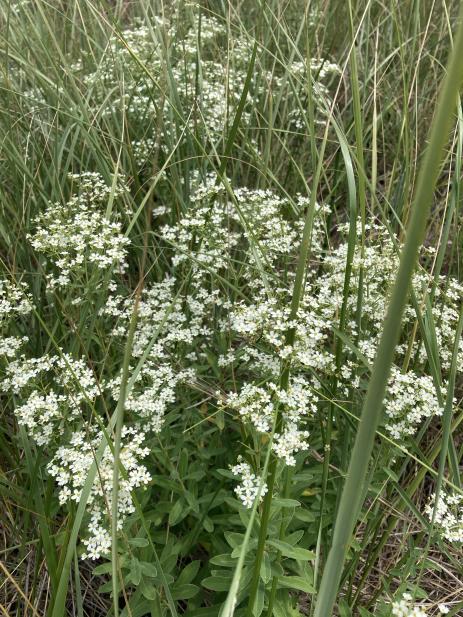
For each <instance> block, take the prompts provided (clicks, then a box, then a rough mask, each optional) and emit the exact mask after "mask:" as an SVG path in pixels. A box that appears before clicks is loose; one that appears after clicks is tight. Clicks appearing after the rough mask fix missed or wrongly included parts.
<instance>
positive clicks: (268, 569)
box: [260, 551, 272, 584]
mask: <svg viewBox="0 0 463 617" xmlns="http://www.w3.org/2000/svg"><path fill="white" fill-rule="evenodd" d="M260 578H261V579H262V580H263V581H264V583H266V584H267V583H268V582H269V581H270V579H271V578H272V564H271V563H270V557H269V554H268V553H267V551H265V552H264V555H263V559H262V565H261V566H260Z"/></svg>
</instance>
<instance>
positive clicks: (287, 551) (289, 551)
mask: <svg viewBox="0 0 463 617" xmlns="http://www.w3.org/2000/svg"><path fill="white" fill-rule="evenodd" d="M267 544H270V546H273V547H274V548H276V549H277V550H278V551H280V553H281V554H282V555H283V556H284V557H289V558H290V559H298V560H299V561H308V560H309V559H315V553H314V552H313V551H308V550H307V549H305V548H301V547H299V546H292V545H291V544H288V543H287V542H282V541H281V540H267Z"/></svg>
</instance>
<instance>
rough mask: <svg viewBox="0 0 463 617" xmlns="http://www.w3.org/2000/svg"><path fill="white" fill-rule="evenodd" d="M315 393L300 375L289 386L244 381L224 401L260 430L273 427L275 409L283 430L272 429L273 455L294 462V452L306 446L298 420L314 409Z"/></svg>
mask: <svg viewBox="0 0 463 617" xmlns="http://www.w3.org/2000/svg"><path fill="white" fill-rule="evenodd" d="M317 402H318V397H317V396H316V395H315V394H314V393H313V391H312V388H311V385H310V383H309V382H308V381H307V380H305V379H304V378H302V377H295V378H293V380H292V381H291V383H290V385H289V388H288V390H283V389H281V388H278V387H277V386H276V385H275V384H274V383H272V382H269V383H267V384H265V387H263V386H257V385H255V384H253V383H247V384H245V385H244V386H243V387H242V388H241V390H240V392H239V393H236V392H231V393H229V394H228V396H227V397H226V399H225V401H224V402H222V403H221V402H219V404H226V405H227V406H228V407H229V408H230V409H233V410H236V411H238V413H239V415H240V418H241V419H242V421H243V422H245V424H246V425H248V426H250V427H252V428H253V429H254V430H256V431H257V432H259V433H269V432H271V430H272V426H273V423H274V419H275V415H276V412H277V410H279V411H280V413H281V415H282V419H283V430H282V432H281V433H275V435H274V441H273V445H272V449H273V451H274V452H275V454H276V456H277V457H278V458H280V459H282V460H284V462H285V463H286V465H290V466H293V465H295V464H296V459H295V456H294V455H295V454H296V453H298V452H301V451H303V450H308V448H309V444H308V442H307V438H308V437H309V432H308V431H307V430H300V429H299V424H300V423H301V422H304V421H307V419H308V418H310V417H311V416H312V415H313V414H314V413H315V412H316V410H317Z"/></svg>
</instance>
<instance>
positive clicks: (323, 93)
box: [274, 58, 342, 131]
mask: <svg viewBox="0 0 463 617" xmlns="http://www.w3.org/2000/svg"><path fill="white" fill-rule="evenodd" d="M287 71H288V74H289V75H290V78H291V80H292V81H293V82H294V83H295V89H290V90H289V92H288V99H289V102H290V112H289V120H290V123H291V126H292V127H294V128H295V129H297V130H300V131H302V130H304V129H306V128H307V107H308V106H307V79H308V75H309V66H308V64H307V62H306V61H302V60H297V61H294V62H292V63H291V64H289V66H288V67H287ZM341 72H342V71H341V67H340V66H339V65H338V64H335V63H334V62H330V61H329V60H326V59H320V58H312V59H311V60H310V73H311V76H312V80H313V83H312V95H313V100H314V102H315V105H316V107H317V111H318V112H319V113H320V114H321V115H322V117H323V116H324V115H325V110H326V109H327V108H328V107H329V106H330V103H331V98H330V89H329V85H330V83H331V82H332V81H333V79H334V77H335V76H337V75H340V74H341ZM287 79H288V77H287V75H285V76H284V77H277V78H276V79H275V80H274V81H275V84H276V85H277V86H279V87H280V88H281V87H282V86H284V85H285V82H286V81H287ZM296 93H297V95H298V97H299V99H300V100H301V101H302V102H303V103H305V105H303V106H301V105H300V104H297V98H296ZM315 122H316V123H317V124H324V121H323V119H322V118H320V117H318V116H317V117H316V118H315Z"/></svg>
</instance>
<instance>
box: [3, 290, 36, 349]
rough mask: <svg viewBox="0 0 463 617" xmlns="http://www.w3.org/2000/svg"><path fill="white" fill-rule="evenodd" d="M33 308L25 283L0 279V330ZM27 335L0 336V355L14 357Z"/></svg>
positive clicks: (25, 340)
mask: <svg viewBox="0 0 463 617" xmlns="http://www.w3.org/2000/svg"><path fill="white" fill-rule="evenodd" d="M32 309H33V303H32V297H31V295H30V294H29V293H28V290H27V285H26V284H25V283H14V282H13V281H10V280H8V279H0V332H2V331H3V330H6V328H7V327H8V326H9V325H10V322H13V323H15V322H17V321H18V319H19V317H21V316H22V315H27V314H29V313H30V312H31V311H32ZM27 340H28V338H27V336H6V335H5V334H3V333H2V336H1V337H0V356H4V357H6V358H14V356H15V355H16V354H17V352H18V350H19V348H20V347H21V346H22V345H23V344H24V343H25V342H27Z"/></svg>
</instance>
